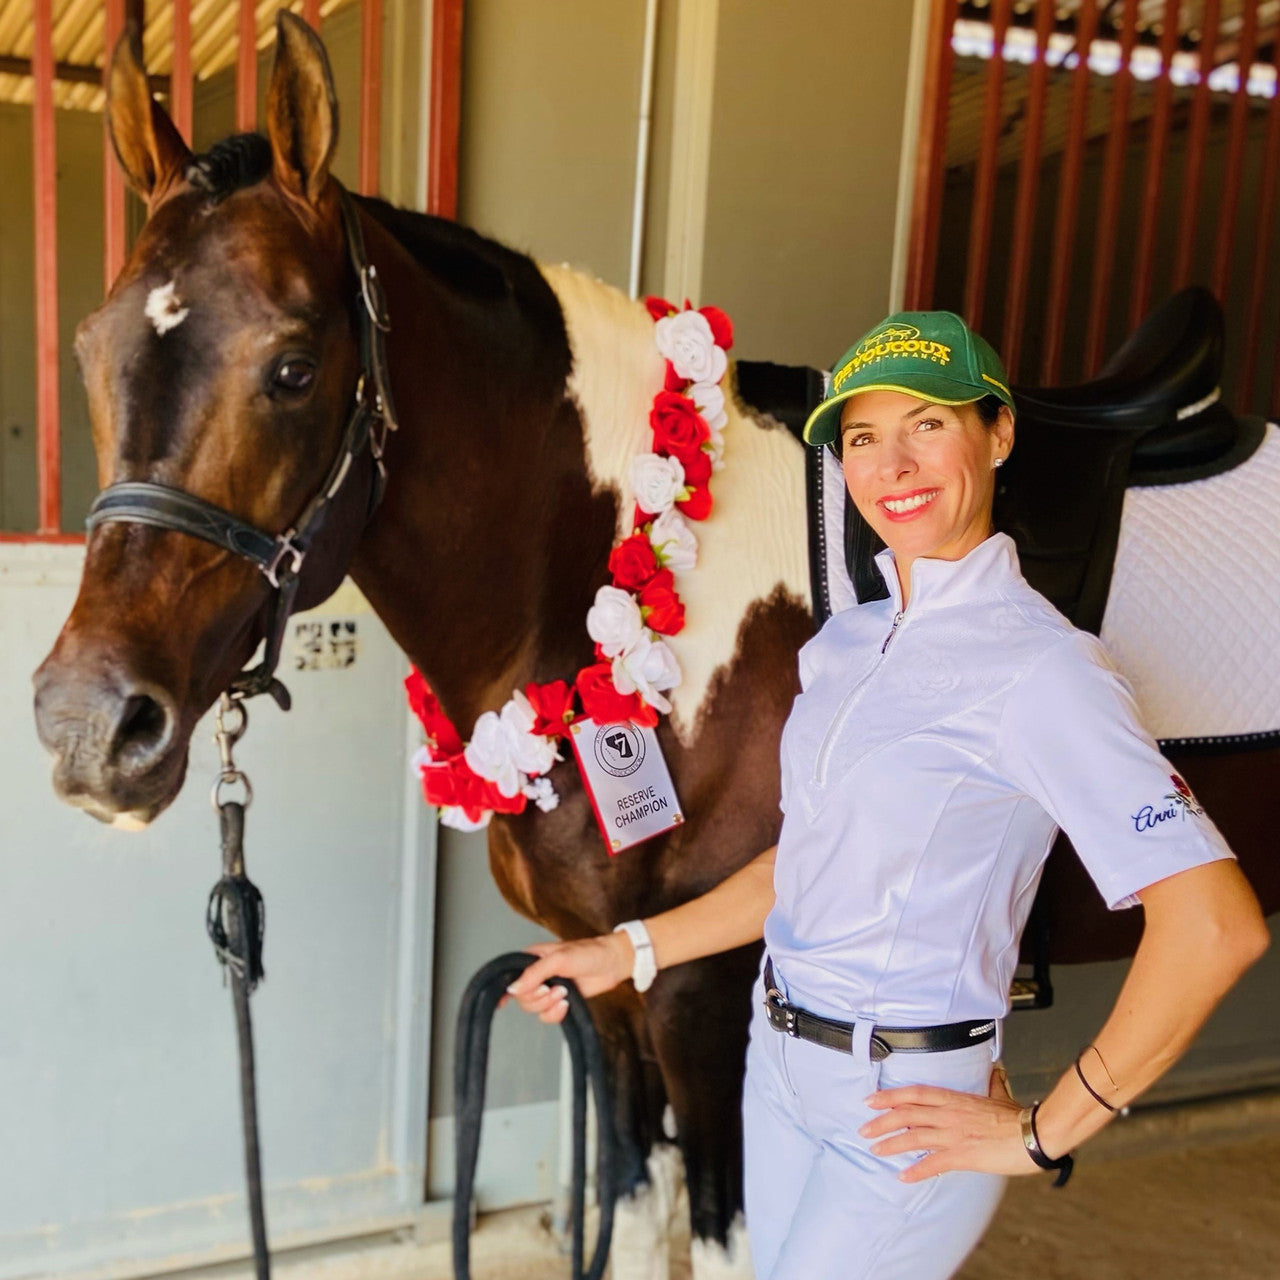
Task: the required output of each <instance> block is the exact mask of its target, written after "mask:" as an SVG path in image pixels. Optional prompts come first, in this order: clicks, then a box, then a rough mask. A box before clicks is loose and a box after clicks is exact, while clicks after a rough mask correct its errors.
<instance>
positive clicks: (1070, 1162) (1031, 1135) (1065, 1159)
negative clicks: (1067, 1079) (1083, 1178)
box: [1019, 1102, 1076, 1187]
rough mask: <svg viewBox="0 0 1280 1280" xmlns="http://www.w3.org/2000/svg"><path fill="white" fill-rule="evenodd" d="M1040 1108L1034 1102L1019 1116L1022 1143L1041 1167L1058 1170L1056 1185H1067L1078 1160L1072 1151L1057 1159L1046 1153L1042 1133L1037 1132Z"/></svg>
mask: <svg viewBox="0 0 1280 1280" xmlns="http://www.w3.org/2000/svg"><path fill="white" fill-rule="evenodd" d="M1039 1110H1040V1104H1039V1103H1038V1102H1033V1103H1032V1104H1031V1105H1030V1106H1029V1107H1028V1108H1027V1109H1026V1110H1025V1111H1023V1113H1022V1115H1021V1116H1020V1117H1019V1119H1020V1120H1021V1123H1022V1145H1023V1146H1024V1147H1026V1149H1027V1155H1029V1156H1030V1157H1031V1159H1032V1160H1034V1161H1035V1163H1036V1165H1037V1166H1038V1167H1039V1168H1041V1169H1047V1170H1049V1171H1051V1172H1052V1171H1054V1170H1056V1171H1057V1174H1058V1176H1057V1177H1056V1178H1055V1179H1054V1180H1053V1185H1054V1186H1055V1187H1065V1186H1066V1185H1067V1179H1068V1178H1069V1177H1071V1170H1072V1169H1074V1168H1075V1163H1076V1162H1075V1160H1074V1159H1073V1157H1072V1155H1071V1153H1070V1152H1067V1154H1066V1155H1061V1156H1059V1157H1058V1158H1057V1159H1056V1160H1052V1159H1050V1158H1049V1156H1047V1155H1045V1152H1044V1148H1043V1147H1042V1146H1041V1145H1040V1135H1039V1134H1038V1133H1037V1132H1036V1112H1037V1111H1039Z"/></svg>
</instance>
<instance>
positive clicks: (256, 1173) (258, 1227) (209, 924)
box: [205, 693, 271, 1280]
mask: <svg viewBox="0 0 1280 1280" xmlns="http://www.w3.org/2000/svg"><path fill="white" fill-rule="evenodd" d="M248 727H249V712H248V709H247V708H246V707H245V705H244V700H243V697H242V696H237V695H232V694H227V693H224V694H223V695H222V698H221V700H220V701H219V703H218V712H217V733H215V734H214V739H213V740H214V742H216V743H217V744H218V754H219V755H220V756H221V759H222V769H221V771H220V772H219V774H218V780H217V781H216V782H215V783H214V784H213V793H212V796H211V799H212V802H213V807H214V809H215V811H216V812H217V814H218V820H219V823H220V824H221V827H222V878H221V879H220V880H219V881H218V883H217V884H215V885H214V886H213V889H212V890H211V892H210V894H209V905H208V907H207V909H206V911H205V927H206V928H207V929H208V932H209V940H210V941H211V942H212V943H213V949H214V951H215V953H216V954H217V957H218V962H219V963H220V964H221V966H222V979H223V982H224V984H225V982H226V980H227V976H228V974H229V975H230V978H231V999H232V1003H233V1005H234V1006H235V1016H236V1042H237V1044H238V1045H239V1049H240V1113H241V1120H242V1124H243V1129H244V1164H245V1179H246V1183H247V1191H248V1200H249V1224H250V1227H251V1229H252V1232H253V1263H254V1270H255V1272H256V1273H257V1280H269V1278H270V1275H271V1255H270V1253H269V1252H268V1250H267V1217H266V1212H265V1210H264V1208H263V1203H262V1157H261V1153H260V1152H259V1150H258V1101H257V1090H256V1088H255V1085H254V1070H253V1023H252V1021H251V1019H250V1016H249V997H250V996H251V995H252V994H253V991H254V988H255V987H256V986H257V985H258V983H259V982H261V981H262V979H263V977H264V976H265V974H264V972H263V968H262V940H263V934H264V932H265V929H266V912H265V909H264V907H263V902H262V894H260V893H259V892H258V888H257V886H256V885H255V884H254V883H253V881H252V880H250V879H249V877H248V876H247V875H245V870H244V814H245V810H246V809H247V808H248V807H249V805H250V803H251V802H252V801H253V788H252V787H251V786H250V785H249V779H248V778H247V777H246V776H245V775H244V773H243V772H241V771H240V770H239V769H237V768H236V765H235V760H234V757H233V755H232V751H233V749H234V747H235V745H236V743H237V742H239V741H240V739H241V738H242V737H244V733H245V730H246V729H247V728H248ZM236 786H239V787H241V788H243V792H244V797H243V799H241V800H234V799H229V798H227V795H226V792H227V791H228V789H230V788H232V787H236Z"/></svg>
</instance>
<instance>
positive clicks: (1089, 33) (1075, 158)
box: [1040, 0, 1098, 385]
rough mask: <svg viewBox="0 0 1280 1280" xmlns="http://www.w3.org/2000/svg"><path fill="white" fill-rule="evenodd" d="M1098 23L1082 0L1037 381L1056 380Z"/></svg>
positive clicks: (1094, 10)
mask: <svg viewBox="0 0 1280 1280" xmlns="http://www.w3.org/2000/svg"><path fill="white" fill-rule="evenodd" d="M1097 27H1098V0H1082V2H1081V5H1080V10H1079V12H1078V13H1077V14H1076V56H1077V59H1078V61H1077V62H1076V67H1075V70H1074V71H1073V72H1072V74H1071V103H1070V106H1069V108H1068V114H1067V143H1066V149H1065V150H1064V152H1063V156H1062V167H1061V169H1060V170H1059V174H1058V208H1057V211H1056V213H1055V214H1054V219H1053V246H1054V253H1053V263H1052V265H1051V267H1050V268H1049V300H1048V304H1047V306H1046V312H1045V326H1044V332H1045V337H1044V353H1043V355H1042V356H1041V359H1040V380H1041V382H1043V383H1045V384H1046V385H1052V384H1053V383H1055V382H1057V380H1058V376H1059V366H1060V365H1061V363H1062V342H1063V337H1064V335H1065V334H1066V325H1067V291H1068V289H1069V287H1070V283H1071V262H1072V258H1073V257H1074V250H1075V240H1076V222H1077V220H1078V217H1079V213H1080V169H1081V165H1082V163H1083V161H1084V144H1085V123H1086V121H1087V119H1088V115H1087V113H1088V109H1089V53H1090V50H1091V49H1092V47H1093V37H1094V33H1095V32H1096V31H1097Z"/></svg>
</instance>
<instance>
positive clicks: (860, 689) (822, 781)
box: [813, 609, 905, 787]
mask: <svg viewBox="0 0 1280 1280" xmlns="http://www.w3.org/2000/svg"><path fill="white" fill-rule="evenodd" d="M904 612H905V610H902V609H899V610H898V612H897V613H895V614H894V615H893V625H892V626H891V627H890V628H889V634H888V635H887V636H885V638H884V644H882V645H881V646H880V657H879V658H878V659H877V660H876V664H875V666H874V667H872V668H871V670H870V671H868V672H867V674H866V675H865V676H864V677H863V678H862V679H861V680H860V681H858V683H857V684H856V685H855V686H854V687H853V688H852V689H850V690H849V692H848V693H846V694H845V696H844V698H843V699H842V700H841V702H840V705H839V707H837V708H836V714H835V717H834V718H833V719H832V721H831V725H830V727H829V728H828V729H827V732H826V734H825V735H824V736H823V739H822V745H821V746H820V747H819V748H818V757H817V759H816V760H815V761H814V767H813V779H814V781H815V782H816V783H817V784H818V786H820V787H824V786H826V784H827V763H828V760H829V757H830V755H831V747H832V745H833V744H834V742H835V739H836V738H837V737H838V736H839V733H840V730H841V729H843V728H844V722H845V721H846V720H847V719H848V718H849V712H850V711H851V710H852V709H853V704H854V703H855V702H856V701H857V700H858V699H859V698H860V697H861V696H862V694H863V693H864V692H865V691H866V687H867V685H868V684H869V683H870V682H871V679H872V678H873V677H874V676H875V674H876V672H877V671H879V669H880V667H881V666H882V665H883V662H884V656H885V653H886V652H887V651H888V648H889V642H890V641H891V640H892V639H893V637H894V636H895V635H897V633H898V627H899V626H900V625H901V623H902V616H903V613H904Z"/></svg>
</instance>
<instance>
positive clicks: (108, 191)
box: [102, 0, 125, 293]
mask: <svg viewBox="0 0 1280 1280" xmlns="http://www.w3.org/2000/svg"><path fill="white" fill-rule="evenodd" d="M123 30H124V0H106V4H105V6H104V22H103V36H104V41H105V46H106V48H105V53H106V57H105V58H104V59H103V64H102V65H103V68H104V70H103V73H102V83H103V88H104V89H105V88H106V81H107V70H106V69H107V68H109V67H110V66H111V54H112V52H113V51H114V49H115V47H116V41H117V40H118V39H119V38H120V33H121V32H122V31H123ZM102 155H103V174H102V274H103V282H102V291H103V293H110V292H111V286H112V284H113V283H114V282H115V278H116V276H118V275H119V274H120V268H121V267H123V266H124V249H125V227H124V175H123V174H122V173H121V172H120V166H119V165H118V164H117V163H116V153H115V148H114V147H113V146H112V145H111V139H110V137H108V135H107V123H106V113H105V112H104V113H103V119H102Z"/></svg>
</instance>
